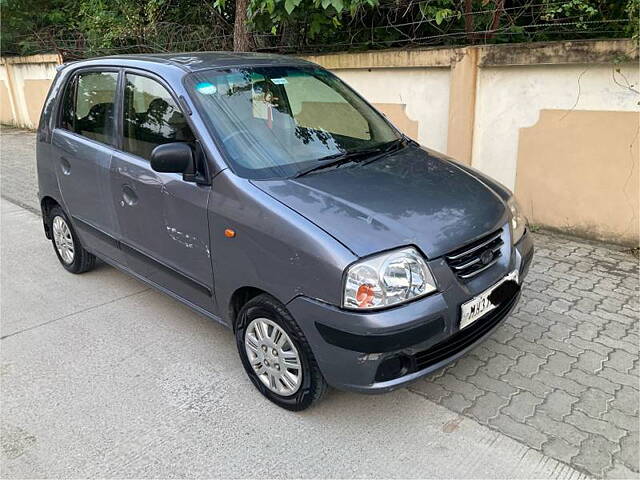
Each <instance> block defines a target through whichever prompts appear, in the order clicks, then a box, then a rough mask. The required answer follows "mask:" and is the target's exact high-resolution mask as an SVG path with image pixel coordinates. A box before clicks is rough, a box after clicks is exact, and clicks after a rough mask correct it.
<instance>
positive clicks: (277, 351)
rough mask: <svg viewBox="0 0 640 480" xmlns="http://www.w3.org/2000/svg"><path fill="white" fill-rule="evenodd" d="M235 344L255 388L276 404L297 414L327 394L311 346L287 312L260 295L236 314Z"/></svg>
mask: <svg viewBox="0 0 640 480" xmlns="http://www.w3.org/2000/svg"><path fill="white" fill-rule="evenodd" d="M235 334H236V344H237V346H238V353H239V354H240V358H241V359H242V364H243V366H244V369H245V370H246V372H247V374H248V375H249V378H250V379H251V381H252V382H253V384H254V385H255V387H256V388H257V389H258V390H259V391H260V393H262V394H263V395H264V396H265V397H267V398H268V399H269V400H271V401H272V402H273V403H275V404H276V405H278V406H280V407H282V408H286V409H287V410H293V411H300V410H304V409H306V408H309V407H310V406H311V405H312V404H314V403H315V402H317V401H319V400H320V399H321V398H322V397H323V395H324V394H325V393H326V391H327V388H328V387H327V382H326V381H325V379H324V377H323V376H322V373H321V372H320V369H319V368H318V364H317V362H316V359H315V358H314V356H313V353H312V352H311V347H309V343H308V342H307V339H306V338H305V336H304V334H303V333H302V330H300V327H298V325H297V323H296V322H295V320H294V319H293V317H292V316H291V314H290V313H289V312H288V311H287V309H286V308H285V307H284V305H282V304H281V303H280V302H278V301H277V300H276V299H274V298H273V297H271V296H270V295H266V294H262V295H259V296H257V297H255V298H253V299H252V300H250V301H249V302H247V303H246V305H245V306H244V307H242V309H241V310H240V313H238V318H237V320H236V325H235Z"/></svg>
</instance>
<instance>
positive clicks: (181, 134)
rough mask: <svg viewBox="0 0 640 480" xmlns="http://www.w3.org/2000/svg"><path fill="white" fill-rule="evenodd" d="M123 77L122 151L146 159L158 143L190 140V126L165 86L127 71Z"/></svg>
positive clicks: (191, 134)
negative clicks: (124, 80)
mask: <svg viewBox="0 0 640 480" xmlns="http://www.w3.org/2000/svg"><path fill="white" fill-rule="evenodd" d="M125 79H126V82H125V92H124V123H123V132H122V133H123V148H124V150H125V151H127V152H129V153H133V154H134V155H138V156H140V157H142V158H146V159H149V158H150V157H151V151H152V150H153V149H154V148H155V147H156V146H158V145H162V144H164V143H170V142H188V143H191V142H193V141H194V136H193V133H192V132H191V128H190V127H189V125H188V124H187V121H186V119H185V117H184V115H183V114H182V112H181V111H180V108H179V107H178V105H177V104H176V102H175V101H174V100H173V98H172V97H171V95H170V94H169V92H168V91H167V89H166V88H164V87H163V86H162V85H160V84H159V83H158V82H156V81H155V80H152V79H150V78H148V77H144V76H141V75H135V74H127V75H126V77H125Z"/></svg>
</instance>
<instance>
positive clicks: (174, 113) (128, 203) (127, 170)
mask: <svg viewBox="0 0 640 480" xmlns="http://www.w3.org/2000/svg"><path fill="white" fill-rule="evenodd" d="M122 83H123V85H122V90H121V92H122V108H121V110H120V111H121V112H122V113H121V118H120V120H121V122H122V129H121V131H122V137H121V142H120V145H119V148H118V149H116V151H115V152H114V153H113V157H112V161H111V183H112V185H111V191H112V193H113V202H114V208H115V211H116V216H117V219H118V223H119V226H120V230H121V234H122V249H123V251H124V252H125V257H126V261H127V265H128V267H129V268H130V269H131V270H132V271H133V272H135V273H136V274H138V275H140V276H142V277H144V278H145V279H147V280H149V281H151V282H153V283H154V284H156V285H158V286H159V287H161V288H163V289H166V290H168V291H170V292H172V293H174V294H176V295H178V296H180V297H182V298H183V299H185V300H187V301H189V302H190V303H192V304H194V305H196V306H198V307H201V308H203V309H205V310H207V311H210V312H213V311H214V304H213V302H214V301H213V295H212V292H213V274H212V268H211V258H210V244H209V226H208V219H207V204H208V201H209V195H210V192H211V187H210V186H208V185H198V184H196V183H194V182H186V181H184V180H183V178H182V175H181V174H176V173H158V172H155V171H154V170H152V169H151V165H150V162H149V159H150V156H151V151H152V150H153V149H154V148H155V147H156V146H157V145H161V144H164V143H171V142H186V143H188V144H189V145H191V146H192V147H194V149H195V145H196V140H195V137H194V135H193V133H192V131H191V128H190V126H189V124H188V123H187V121H186V119H185V117H184V115H183V113H182V111H181V110H180V107H179V106H178V103H177V102H176V101H175V99H174V97H173V96H172V95H171V93H170V92H169V90H168V88H167V87H166V86H165V85H164V84H163V83H161V81H160V80H159V79H158V78H156V77H155V76H151V75H150V74H147V73H144V74H143V73H135V72H133V71H125V73H124V79H123V82H122Z"/></svg>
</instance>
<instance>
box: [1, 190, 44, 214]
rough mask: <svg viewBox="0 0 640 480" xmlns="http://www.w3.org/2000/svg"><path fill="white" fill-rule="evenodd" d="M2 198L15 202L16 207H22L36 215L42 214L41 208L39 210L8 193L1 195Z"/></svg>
mask: <svg viewBox="0 0 640 480" xmlns="http://www.w3.org/2000/svg"><path fill="white" fill-rule="evenodd" d="M0 198H2V199H4V200H6V201H7V202H9V203H12V204H14V205H15V206H16V207H20V208H22V209H24V210H27V211H28V212H29V213H33V214H34V215H37V216H38V217H41V216H42V214H41V213H40V211H39V210H37V209H36V208H34V207H32V206H31V205H27V204H26V203H23V202H21V201H20V200H16V199H15V198H11V197H9V196H7V195H0Z"/></svg>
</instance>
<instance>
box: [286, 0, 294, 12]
mask: <svg viewBox="0 0 640 480" xmlns="http://www.w3.org/2000/svg"><path fill="white" fill-rule="evenodd" d="M295 8H296V3H295V1H294V0H284V9H285V10H286V11H287V13H288V14H289V15H291V12H293V10H294V9H295Z"/></svg>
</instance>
